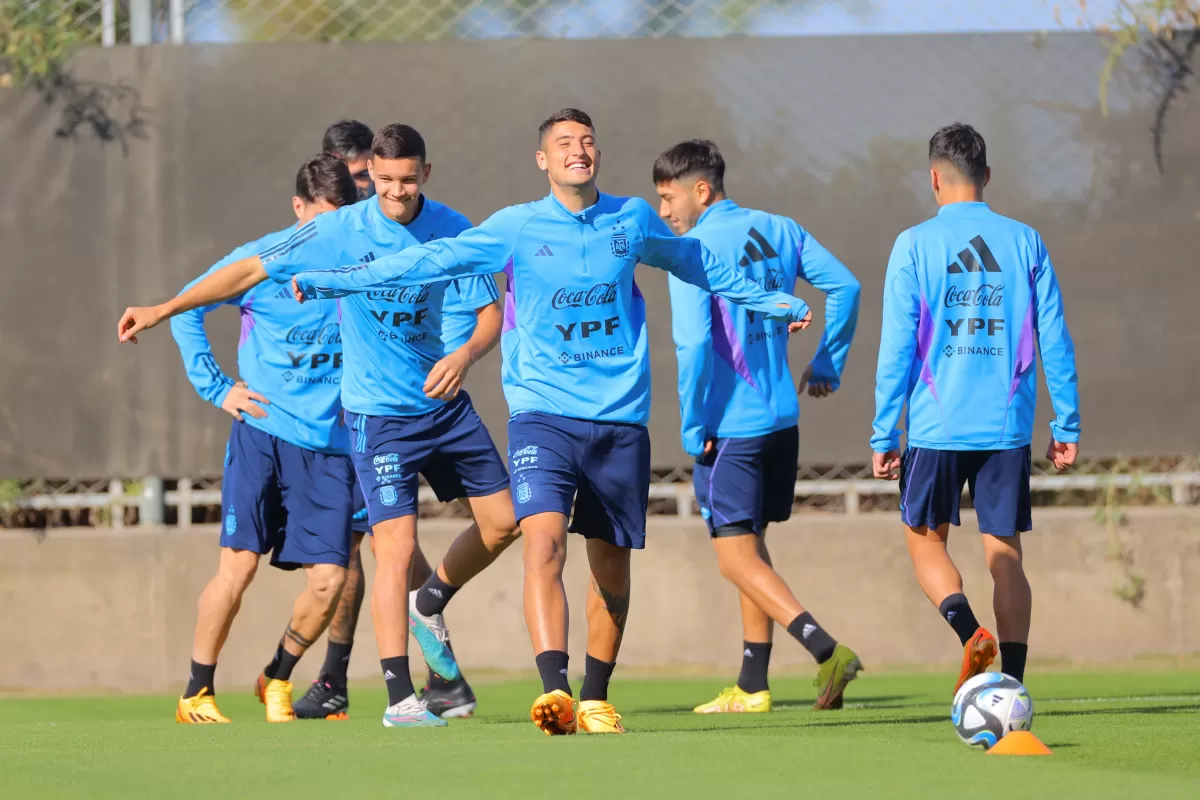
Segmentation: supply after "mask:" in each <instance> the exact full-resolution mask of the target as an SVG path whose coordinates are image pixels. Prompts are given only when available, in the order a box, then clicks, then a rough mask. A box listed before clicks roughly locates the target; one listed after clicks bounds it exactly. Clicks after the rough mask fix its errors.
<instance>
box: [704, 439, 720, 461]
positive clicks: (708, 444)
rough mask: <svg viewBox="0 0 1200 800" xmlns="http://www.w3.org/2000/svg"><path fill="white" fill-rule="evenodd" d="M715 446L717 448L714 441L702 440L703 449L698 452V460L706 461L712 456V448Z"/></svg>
mask: <svg viewBox="0 0 1200 800" xmlns="http://www.w3.org/2000/svg"><path fill="white" fill-rule="evenodd" d="M716 446H717V440H716V439H705V440H704V449H703V450H702V451H700V458H702V459H707V458H708V457H709V456H711V455H712V452H713V448H714V447H716Z"/></svg>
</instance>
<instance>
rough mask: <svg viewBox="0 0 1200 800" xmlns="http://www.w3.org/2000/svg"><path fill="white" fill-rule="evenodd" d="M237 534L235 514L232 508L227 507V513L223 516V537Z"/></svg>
mask: <svg viewBox="0 0 1200 800" xmlns="http://www.w3.org/2000/svg"><path fill="white" fill-rule="evenodd" d="M235 533H237V514H235V513H234V511H233V506H230V507H229V513H228V514H226V515H225V535H226V536H233V535H234V534H235Z"/></svg>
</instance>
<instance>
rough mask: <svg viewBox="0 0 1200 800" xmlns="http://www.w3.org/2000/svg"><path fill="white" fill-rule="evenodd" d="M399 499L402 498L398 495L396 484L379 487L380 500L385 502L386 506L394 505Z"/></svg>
mask: <svg viewBox="0 0 1200 800" xmlns="http://www.w3.org/2000/svg"><path fill="white" fill-rule="evenodd" d="M399 499H400V498H399V497H398V496H397V495H396V487H395V486H380V487H379V502H381V503H383V504H384V505H385V506H394V505H396V503H397V501H399Z"/></svg>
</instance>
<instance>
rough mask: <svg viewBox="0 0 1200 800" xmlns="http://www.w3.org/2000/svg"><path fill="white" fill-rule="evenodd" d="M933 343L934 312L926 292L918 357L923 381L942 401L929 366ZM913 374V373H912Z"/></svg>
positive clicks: (919, 331)
mask: <svg viewBox="0 0 1200 800" xmlns="http://www.w3.org/2000/svg"><path fill="white" fill-rule="evenodd" d="M932 344H933V314H931V313H930V312H929V303H927V302H925V294H924V293H922V294H921V319H920V321H919V322H918V323H917V358H918V359H920V360H921V381H922V382H924V384H925V385H926V386H928V387H929V393H930V394H932V395H933V399H934V400H937V401H938V402H939V403H940V402H942V401H941V398H939V397H938V393H937V387H936V386H934V385H933V369H932V368H931V367H930V366H929V348H930V346H931V345H932ZM910 374H911V373H910Z"/></svg>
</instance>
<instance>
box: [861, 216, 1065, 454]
mask: <svg viewBox="0 0 1200 800" xmlns="http://www.w3.org/2000/svg"><path fill="white" fill-rule="evenodd" d="M1043 266H1046V267H1047V268H1048V266H1049V265H1048V259H1047V256H1046V249H1045V246H1044V245H1043V243H1042V240H1041V237H1040V236H1039V235H1038V233H1037V231H1035V230H1034V229H1032V228H1030V227H1029V226H1028V225H1025V224H1023V223H1021V222H1018V221H1016V220H1013V219H1009V218H1007V217H1004V216H1001V215H999V214H996V213H994V212H993V211H991V210H990V209H989V208H988V206H987V205H986V204H985V203H978V202H976V203H953V204H949V205H946V206H943V207H942V209H941V211H940V212H939V213H938V216H936V217H934V218H933V219H930V220H928V221H926V222H924V223H922V224H920V225H918V226H916V227H914V228H911V229H909V230H908V231H905V233H904V234H902V235H901V236H900V238H899V239H898V240H897V242H896V248H895V250H894V251H893V254H892V262H891V263H890V264H889V266H888V272H889V276H888V282H889V291H892V292H894V291H904V290H905V284H906V282H907V281H908V280H909V278H908V277H907V276H905V275H904V274H903V273H904V272H905V271H906V270H910V269H911V270H912V271H913V275H912V279H913V280H914V281H915V288H916V291H917V293H918V297H917V301H918V302H917V303H915V304H910V305H907V306H905V304H904V302H901V303H898V304H895V306H894V307H896V308H904V307H907V308H909V309H910V310H911V311H915V312H916V313H917V315H918V320H919V321H918V326H917V331H918V332H917V343H916V345H917V347H916V359H915V360H914V362H913V370H912V372H911V373H910V375H909V392H908V412H909V413H908V419H909V421H908V425H907V429H908V441H909V445H910V446H915V447H926V448H935V449H948V450H955V449H958V450H985V449H1005V448H1014V447H1021V446H1024V445H1026V444H1029V442H1030V438H1031V436H1032V431H1033V417H1034V406H1035V403H1036V399H1037V393H1036V371H1035V370H1034V369H1033V366H1034V337H1035V322H1036V312H1037V309H1036V302H1035V289H1034V284H1035V280H1036V279H1037V277H1038V272H1039V270H1041V269H1042V268H1043ZM909 288H910V289H911V287H909ZM889 299H892V298H891V297H889ZM886 302H887V301H885V304H886ZM905 302H908V301H905ZM889 323H890V320H889V319H888V318H886V317H885V320H884V337H885V339H886V337H888V336H889V333H890V329H889ZM908 330H909V331H910V333H909V334H907V335H911V327H909V328H908ZM882 368H883V365H882V363H881V369H882Z"/></svg>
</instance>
